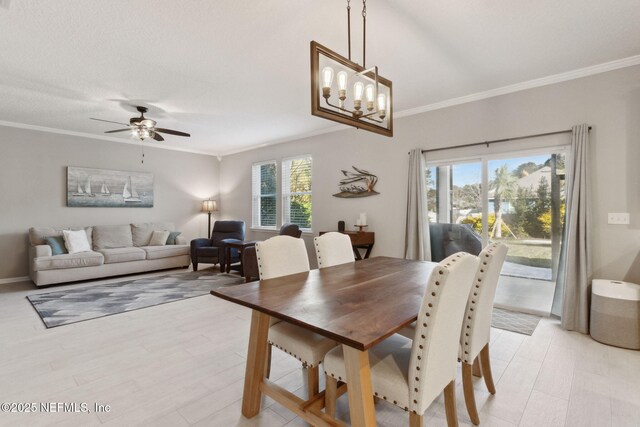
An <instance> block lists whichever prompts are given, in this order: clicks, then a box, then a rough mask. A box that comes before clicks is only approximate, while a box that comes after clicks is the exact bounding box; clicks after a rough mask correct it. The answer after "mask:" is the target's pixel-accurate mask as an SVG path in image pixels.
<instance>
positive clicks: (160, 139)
mask: <svg viewBox="0 0 640 427" xmlns="http://www.w3.org/2000/svg"><path fill="white" fill-rule="evenodd" d="M153 139H155V140H156V141H164V138H163V137H162V135H160V134H159V133H157V132H154V133H153Z"/></svg>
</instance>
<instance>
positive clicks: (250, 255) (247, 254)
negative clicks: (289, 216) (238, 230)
mask: <svg viewBox="0 0 640 427" xmlns="http://www.w3.org/2000/svg"><path fill="white" fill-rule="evenodd" d="M279 234H280V235H281V236H291V237H295V238H299V237H300V236H301V235H302V230H300V227H298V226H297V225H296V224H284V225H283V226H282V227H280V233H279ZM242 271H243V275H244V278H245V280H246V281H247V282H250V281H251V280H252V279H258V278H260V272H259V271H258V258H257V257H256V247H255V246H251V247H248V248H246V249H245V250H244V251H242Z"/></svg>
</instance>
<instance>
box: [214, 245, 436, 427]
mask: <svg viewBox="0 0 640 427" xmlns="http://www.w3.org/2000/svg"><path fill="white" fill-rule="evenodd" d="M436 265H438V264H437V263H433V262H426V261H413V260H406V259H400V258H391V257H375V258H369V259H366V260H363V261H359V262H351V263H347V264H342V265H337V266H333V267H328V268H323V269H314V270H310V271H307V272H303V273H298V274H293V275H288V276H282V277H278V278H273V279H268V280H260V281H256V282H251V283H245V284H240V285H234V286H228V287H222V288H217V289H215V290H212V291H211V294H212V295H214V296H216V297H219V298H222V299H225V300H227V301H231V302H233V303H236V304H240V305H242V306H245V307H249V308H250V309H251V310H252V314H251V330H250V335H249V348H248V352H247V361H246V371H245V381H244V392H243V397H242V414H243V415H244V416H245V417H247V418H252V417H254V416H256V415H257V414H258V413H259V412H260V402H261V397H262V394H265V395H267V396H269V397H270V398H272V399H274V400H275V401H277V402H278V403H280V404H281V405H283V406H284V407H285V408H287V409H289V410H290V411H292V412H294V413H295V414H296V415H298V416H299V417H300V418H302V419H303V420H305V421H306V422H308V423H310V424H312V425H316V426H336V425H344V423H342V422H341V421H339V420H337V419H335V418H333V417H331V416H330V415H329V414H327V413H326V412H324V411H322V409H323V408H324V406H325V391H322V392H320V393H319V394H318V395H316V396H311V397H310V398H309V399H308V400H303V399H302V398H300V397H298V396H297V395H295V394H293V393H291V392H290V391H288V390H286V389H284V388H283V387H280V386H279V385H277V384H275V383H274V382H273V381H270V380H269V379H268V378H267V377H266V365H267V360H268V355H267V353H268V352H267V348H268V334H269V325H270V320H271V318H272V317H273V318H277V319H279V320H281V321H284V322H289V323H292V324H294V325H297V326H299V327H301V328H305V329H308V330H310V331H313V332H315V333H317V334H320V335H322V336H325V337H328V338H330V339H332V340H334V341H336V342H337V343H338V345H342V347H343V351H344V360H345V368H346V374H347V378H346V384H341V386H340V387H339V388H338V392H337V393H338V395H340V394H342V393H344V392H346V388H347V386H348V399H349V415H350V420H351V425H353V426H375V425H376V421H375V419H376V418H375V417H376V416H375V408H374V397H373V391H372V386H371V372H370V365H369V354H368V351H369V349H371V348H372V347H373V346H375V345H376V344H378V343H380V342H381V341H383V340H384V339H386V338H388V337H389V336H391V335H393V334H394V333H396V332H397V331H399V330H400V329H402V328H403V327H405V326H407V325H409V324H411V323H413V322H414V321H415V320H416V319H417V316H418V311H419V309H420V304H421V302H422V298H423V295H424V292H425V290H426V287H427V280H428V278H429V275H430V273H431V271H432V269H433V268H434V267H435V266H436ZM334 397H335V396H332V398H334ZM327 400H329V399H327Z"/></svg>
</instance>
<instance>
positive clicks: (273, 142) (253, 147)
mask: <svg viewBox="0 0 640 427" xmlns="http://www.w3.org/2000/svg"><path fill="white" fill-rule="evenodd" d="M348 129H353V128H352V127H351V126H347V125H337V126H331V127H328V128H324V129H318V130H314V131H311V132H306V133H301V134H297V135H294V136H287V137H285V138H279V139H274V140H271V141H267V142H261V143H260V144H256V145H251V146H248V147H243V148H239V149H237V150H230V151H225V152H224V153H222V154H221V156H223V157H224V156H231V155H233V154H239V153H244V152H246V151H251V150H256V149H258V148H264V147H268V146H270V145H277V144H282V143H285V142H291V141H298V140H300V139H306V138H311V137H313V136H318V135H324V134H326V133H333V132H338V131H341V130H348Z"/></svg>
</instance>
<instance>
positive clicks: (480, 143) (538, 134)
mask: <svg viewBox="0 0 640 427" xmlns="http://www.w3.org/2000/svg"><path fill="white" fill-rule="evenodd" d="M589 130H591V126H589ZM570 132H573V130H572V129H567V130H558V131H555V132H546V133H536V134H533V135H525V136H516V137H514V138H504V139H494V140H492V141H483V142H474V143H473V144H462V145H454V146H453V147H441V148H432V149H430V150H422V152H423V153H433V152H434V151H442V150H451V149H453V148H466V147H477V146H479V145H486V146H487V148H488V147H489V144H495V143H498V142H507V141H517V140H520V139H528V138H536V137H539V136H550V135H558V134H561V133H570Z"/></svg>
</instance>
